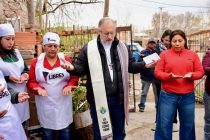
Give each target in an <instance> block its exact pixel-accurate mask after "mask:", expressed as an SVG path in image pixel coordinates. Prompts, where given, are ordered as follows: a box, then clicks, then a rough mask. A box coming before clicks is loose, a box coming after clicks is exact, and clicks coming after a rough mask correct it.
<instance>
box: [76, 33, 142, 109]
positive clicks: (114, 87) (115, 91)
mask: <svg viewBox="0 0 210 140" xmlns="http://www.w3.org/2000/svg"><path fill="white" fill-rule="evenodd" d="M118 43H119V40H118V39H117V38H115V39H114V41H113V43H112V47H111V50H110V54H111V60H112V62H114V63H113V82H112V80H111V77H110V73H109V69H108V66H107V60H106V54H105V50H104V47H103V46H102V44H101V41H100V38H99V36H98V38H97V45H98V49H99V53H100V56H101V63H102V69H103V76H104V83H105V90H106V94H107V96H118V97H119V98H120V102H121V103H123V98H124V91H123V83H122V73H121V65H120V60H119V56H118V52H117V45H118ZM144 65H145V63H136V62H135V59H134V58H133V57H132V54H131V53H129V66H128V67H129V68H128V71H129V72H131V73H139V72H140V70H141V69H142V68H143V67H144ZM72 74H75V75H77V76H83V75H87V83H86V87H87V100H88V102H89V104H91V105H94V104H95V102H94V96H93V88H92V82H91V77H90V71H89V66H88V58H87V45H85V46H84V47H83V48H82V50H81V52H80V54H79V56H78V58H77V60H76V62H75V64H74V70H73V71H72Z"/></svg>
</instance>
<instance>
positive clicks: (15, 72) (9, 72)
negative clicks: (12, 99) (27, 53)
mask: <svg viewBox="0 0 210 140" xmlns="http://www.w3.org/2000/svg"><path fill="white" fill-rule="evenodd" d="M15 52H16V56H17V58H18V61H17V62H12V63H8V62H4V61H3V60H2V59H0V66H1V67H0V70H1V71H2V73H3V75H4V76H14V77H20V76H21V73H22V72H23V70H24V61H23V58H22V56H21V54H20V52H19V51H18V50H17V49H15ZM7 84H8V86H10V87H11V88H13V89H14V90H15V91H17V92H23V91H26V83H22V84H15V83H13V82H8V83H7ZM14 106H15V108H16V110H17V112H18V115H19V116H20V119H21V122H24V121H26V120H28V119H29V118H30V115H29V102H28V100H27V101H25V102H23V103H18V104H15V105H14Z"/></svg>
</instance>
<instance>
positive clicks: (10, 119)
mask: <svg viewBox="0 0 210 140" xmlns="http://www.w3.org/2000/svg"><path fill="white" fill-rule="evenodd" d="M10 99H11V96H10V93H9V91H8V90H7V84H6V81H5V80H4V76H3V74H2V72H1V71H0V112H3V111H7V112H6V114H4V116H1V117H0V135H1V136H0V139H4V140H27V138H26V135H25V131H24V130H23V126H22V124H21V121H20V118H19V116H18V114H17V111H16V109H15V108H14V107H13V105H12V103H11V101H10ZM19 99H20V98H19ZM25 99H26V98H25ZM25 99H24V100H25ZM20 100H21V99H20Z"/></svg>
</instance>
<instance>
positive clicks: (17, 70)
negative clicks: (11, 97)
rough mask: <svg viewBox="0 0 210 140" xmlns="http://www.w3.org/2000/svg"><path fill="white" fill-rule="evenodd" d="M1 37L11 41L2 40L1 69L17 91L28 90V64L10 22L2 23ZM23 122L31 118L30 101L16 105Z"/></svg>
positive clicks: (0, 46) (0, 25) (0, 50)
mask: <svg viewBox="0 0 210 140" xmlns="http://www.w3.org/2000/svg"><path fill="white" fill-rule="evenodd" d="M0 37H4V38H5V39H6V40H9V41H10V42H6V43H4V42H1V45H0V52H1V54H0V66H1V67H0V70H1V71H2V73H3V75H4V76H5V79H6V81H7V83H8V86H10V87H11V88H13V89H14V90H15V91H17V92H25V91H26V82H27V80H28V78H29V76H28V74H27V70H28V68H27V66H26V65H25V64H24V61H23V58H22V56H21V54H20V52H19V50H18V49H15V48H14V37H15V32H14V29H13V27H12V26H11V25H10V24H0ZM14 106H15V108H16V110H17V112H18V115H19V117H20V119H21V122H24V121H26V120H28V119H29V117H30V115H29V102H28V100H27V101H26V102H23V103H19V104H15V105H14Z"/></svg>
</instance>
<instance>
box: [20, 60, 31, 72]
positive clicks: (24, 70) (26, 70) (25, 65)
mask: <svg viewBox="0 0 210 140" xmlns="http://www.w3.org/2000/svg"><path fill="white" fill-rule="evenodd" d="M28 71H29V68H28V65H27V64H26V63H25V62H24V69H23V72H22V73H21V74H23V73H28Z"/></svg>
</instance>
